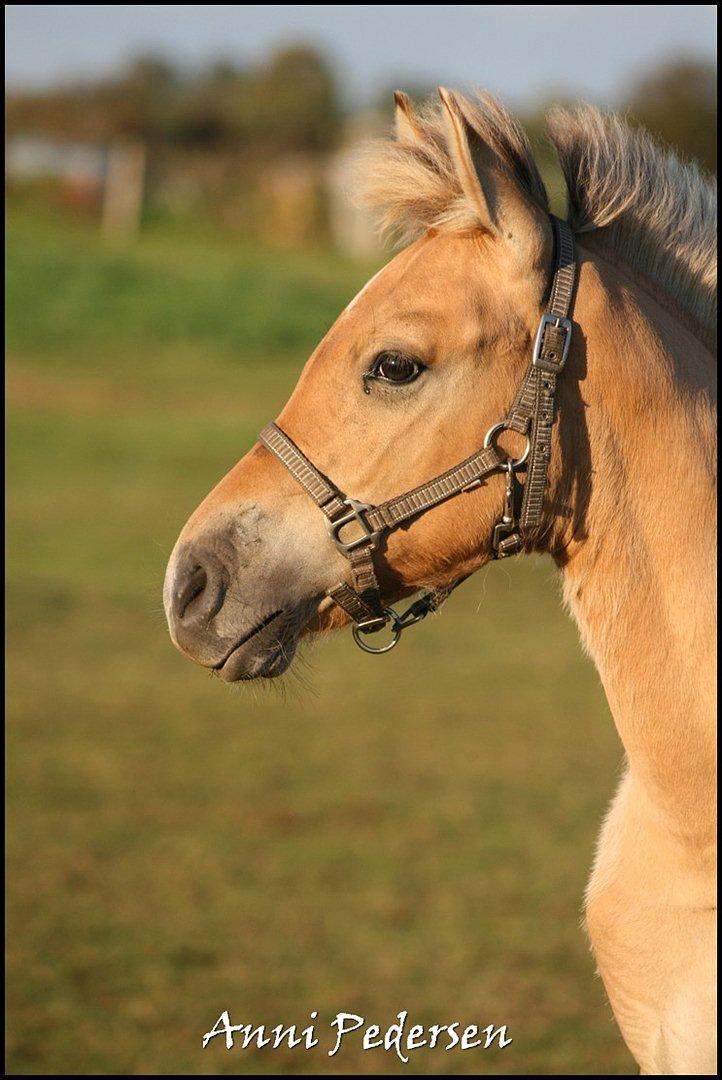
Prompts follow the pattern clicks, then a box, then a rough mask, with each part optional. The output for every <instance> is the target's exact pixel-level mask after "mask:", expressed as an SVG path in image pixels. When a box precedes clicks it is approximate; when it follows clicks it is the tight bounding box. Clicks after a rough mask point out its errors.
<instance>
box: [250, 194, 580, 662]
mask: <svg viewBox="0 0 722 1080" xmlns="http://www.w3.org/2000/svg"><path fill="white" fill-rule="evenodd" d="M551 221H552V225H553V227H554V239H555V257H554V274H553V277H552V284H551V291H550V297H549V306H548V311H546V312H545V313H544V314H543V315H542V317H541V319H540V321H539V329H538V330H537V334H536V339H535V342H534V348H533V350H532V357H531V363H530V365H529V368H528V370H527V373H526V375H525V376H524V380H523V382H522V384H521V386H520V387H519V390H518V392H517V395H516V397H515V398H514V401H513V403H512V406H511V408H510V410H509V412H508V414H507V416H506V417H505V419H504V420H501V421H500V422H499V423H497V424H494V425H493V426H492V427H490V428H489V430H488V431H487V433H486V436H485V437H484V441H483V445H482V447H481V449H480V450H477V451H476V453H475V454H472V455H471V457H469V458H466V460H465V461H462V462H461V463H460V464H459V465H455V466H454V467H453V468H452V469H449V470H448V471H447V472H445V473H442V474H441V475H440V476H437V477H435V478H434V479H433V480H429V481H428V482H427V483H426V484H421V485H420V486H419V487H417V488H414V489H413V490H412V491H407V492H406V493H405V494H404V495H397V496H396V497H395V498H393V499H389V500H388V501H387V502H384V503H381V504H380V505H379V506H371V505H370V504H368V503H363V502H358V501H357V500H356V499H350V498H347V497H346V496H345V495H344V494H343V493H342V492H341V491H340V490H339V489H338V488H337V487H336V486H335V484H333V483H331V481H330V480H328V479H327V478H326V477H325V476H324V475H323V473H321V472H319V470H318V469H317V468H316V466H315V465H313V464H312V463H311V462H310V461H309V460H308V458H307V457H306V456H305V455H304V454H302V453H301V451H300V450H299V449H298V447H297V446H296V444H295V443H294V442H293V441H292V440H291V439H290V438H289V437H288V435H286V433H285V432H284V431H282V430H281V428H279V427H278V425H277V424H268V425H267V426H266V427H265V428H264V429H263V431H262V432H261V434H260V435H259V439H260V441H261V442H262V443H263V444H264V446H266V447H267V448H268V449H269V450H270V451H271V452H272V453H273V454H275V456H276V457H277V458H278V460H279V461H280V462H281V464H282V465H284V466H285V467H286V468H287V469H288V471H289V472H290V473H291V475H292V476H293V477H294V479H295V480H297V481H298V483H299V484H300V485H301V487H302V488H303V489H304V491H306V493H307V494H308V495H309V496H310V497H311V498H312V499H313V501H314V502H315V503H316V506H318V508H319V509H320V510H321V512H322V513H323V514H325V516H326V519H327V526H328V531H329V533H330V535H331V539H332V540H333V542H334V543H335V545H336V547H337V548H338V550H339V551H340V552H341V554H342V555H343V556H344V557H345V558H347V559H348V561H349V562H350V564H351V578H352V582H353V585H348V584H347V583H346V582H340V583H339V584H338V585H335V586H334V587H333V588H332V589H329V590H328V593H327V595H328V596H329V597H330V598H331V599H332V600H333V601H334V602H335V603H336V604H338V605H339V607H341V608H343V610H344V611H345V612H346V613H347V614H348V615H349V616H350V617H351V619H352V620H353V623H354V626H353V636H354V640H355V641H356V643H357V644H358V645H359V646H360V647H361V648H362V649H364V651H366V652H371V653H382V652H388V651H389V649H392V648H393V647H394V645H396V643H397V642H398V640H399V638H400V636H401V632H402V630H405V629H406V628H407V627H408V626H413V625H414V623H417V622H420V621H421V619H423V618H424V617H425V616H426V615H428V613H429V612H430V611H434V610H436V608H437V607H438V606H439V604H440V603H441V602H442V600H443V599H445V598H446V596H448V594H449V593H450V592H451V590H452V589H454V588H456V586H457V585H460V584H461V581H463V580H464V579H463V578H461V579H459V581H456V582H455V583H454V584H453V585H452V586H451V587H450V588H449V589H448V590H447V591H446V592H445V593H444V595H443V596H441V597H440V596H439V595H438V594H437V593H433V592H427V593H424V595H423V596H421V598H420V599H419V600H417V601H416V602H415V603H413V604H411V606H410V607H409V608H407V610H406V611H405V612H403V614H399V613H398V612H396V611H394V609H393V608H390V607H384V605H383V603H382V600H381V591H380V589H379V584H378V580H377V578H376V570H375V566H374V552H376V551H377V550H378V548H379V544H380V541H381V539H382V537H383V536H385V535H386V533H388V532H391V531H392V530H393V529H397V528H398V527H399V526H400V525H403V524H404V523H405V522H407V521H409V520H410V519H411V518H415V517H417V516H418V515H419V514H423V513H425V512H426V511H427V510H430V509H431V508H432V507H434V506H438V505H439V503H442V502H445V501H446V500H447V499H450V498H452V496H454V495H458V494H459V493H460V492H462V491H471V490H472V489H473V488H476V487H478V486H479V485H480V484H481V483H482V482H483V481H484V479H485V478H486V477H487V476H489V475H490V474H491V473H494V472H497V471H498V470H499V469H504V470H505V471H506V475H507V483H506V498H505V505H504V513H503V515H502V518H501V520H500V521H499V522H498V523H497V524H496V525H495V526H494V530H493V534H492V549H493V552H494V558H497V559H502V558H505V557H506V556H507V555H514V554H516V553H517V552H519V551H521V550H522V548H523V547H524V543H525V540H526V539H529V538H531V536H532V534H533V531H534V529H535V528H537V527H538V525H539V524H540V522H541V517H542V502H543V498H544V491H545V490H546V485H547V474H548V470H549V459H550V455H551V433H552V426H553V424H554V397H555V393H556V381H557V375H558V374H559V372H560V371H561V370H562V369H563V367H564V364H565V363H566V359H567V355H568V353H569V345H570V342H571V336H572V324H571V322H570V319H569V313H570V311H571V306H572V296H573V293H574V284H575V279H576V264H575V257H574V236H573V234H572V231H571V229H570V227H569V225H568V224H567V223H566V222H565V221H562V220H561V219H560V218H557V217H554V216H553V215H552V217H551ZM507 429H508V430H510V431H516V432H518V433H519V434H520V435H524V436H525V437H526V440H527V444H526V448H525V450H524V452H523V454H522V455H521V457H519V458H516V459H512V458H504V457H502V456H501V455H500V453H499V451H498V450H497V448H496V446H495V445H494V440H495V437H496V435H497V434H498V433H499V432H500V431H503V430H507ZM524 466H526V479H525V482H524V485H523V496H522V502H521V511H520V513H519V514H517V510H516V504H517V498H516V473H517V471H518V470H519V469H521V468H522V467H524ZM352 523H354V524H355V525H356V526H357V527H358V529H360V533H359V532H356V534H355V535H354V536H353V537H348V536H347V538H346V539H344V538H343V535H342V533H343V532H344V530H346V528H347V526H349V525H351V524H352ZM389 624H390V625H391V631H392V637H391V641H390V642H389V643H388V644H387V645H384V646H381V647H375V646H373V645H370V644H369V643H368V642H366V641H364V637H363V636H364V635H367V634H373V633H375V632H376V631H377V630H381V629H383V627H385V626H387V625H389Z"/></svg>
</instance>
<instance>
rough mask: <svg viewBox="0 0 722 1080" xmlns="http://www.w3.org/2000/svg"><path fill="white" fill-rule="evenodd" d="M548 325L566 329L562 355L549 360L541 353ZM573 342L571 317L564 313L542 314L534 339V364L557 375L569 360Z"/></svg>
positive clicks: (532, 359)
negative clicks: (556, 358) (565, 315)
mask: <svg viewBox="0 0 722 1080" xmlns="http://www.w3.org/2000/svg"><path fill="white" fill-rule="evenodd" d="M547 326H554V328H555V329H557V330H563V331H564V335H565V336H564V344H563V346H562V355H561V358H560V359H559V360H549V359H548V358H544V357H542V355H541V350H542V345H543V344H544V334H545V332H546V328H547ZM571 342H572V324H571V320H570V319H566V318H565V317H564V316H563V315H549V314H546V315H542V317H541V319H540V320H539V329H538V330H537V332H536V338H535V339H534V349H533V352H532V354H531V362H532V364H533V365H534V367H537V368H539V369H540V370H541V371H547V372H549V374H550V375H556V374H557V372H559V371H561V370H562V368H563V367H564V365H565V364H566V362H567V356H568V355H569V346H570V345H571Z"/></svg>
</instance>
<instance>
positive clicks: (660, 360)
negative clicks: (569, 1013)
mask: <svg viewBox="0 0 722 1080" xmlns="http://www.w3.org/2000/svg"><path fill="white" fill-rule="evenodd" d="M395 101H396V120H395V130H394V132H393V133H392V134H391V135H390V137H388V138H385V139H382V140H378V141H376V142H374V143H373V144H372V145H371V146H370V147H368V148H367V149H366V151H365V152H364V154H363V155H362V156H361V159H360V163H359V170H360V172H359V175H360V186H361V197H362V199H364V200H365V202H366V204H367V205H368V206H370V207H371V208H372V209H373V210H374V211H375V212H376V213H377V214H378V217H379V220H380V223H381V227H382V228H383V229H385V230H386V231H387V233H390V234H394V235H395V236H396V238H397V239H398V240H399V241H400V242H401V249H400V251H399V252H398V253H397V254H396V255H395V256H394V257H393V258H392V259H391V261H390V262H388V264H387V265H386V266H385V267H384V268H383V269H382V270H381V271H380V272H379V273H378V274H377V275H376V276H375V277H373V278H372V279H371V280H370V281H369V282H368V284H367V285H366V286H365V287H364V288H363V289H362V290H361V292H360V293H359V295H358V296H356V297H355V299H354V300H353V301H352V302H351V303H350V304H349V305H348V307H347V308H346V309H345V310H344V311H343V312H342V313H341V314H340V316H339V317H338V319H337V321H336V322H335V323H334V325H333V326H332V327H331V329H330V330H329V331H328V333H327V334H326V336H325V337H324V338H323V340H322V341H321V343H320V344H319V345H318V347H317V348H316V350H315V351H314V352H313V354H312V355H311V357H310V359H309V360H308V362H307V364H306V366H305V367H304V369H303V372H302V374H301V376H300V379H299V381H298V383H297V385H296V387H295V389H294V391H293V393H292V394H291V397H290V398H289V400H288V402H287V403H286V405H285V407H284V408H283V410H282V412H281V413H280V415H279V417H278V420H277V422H276V423H275V424H271V425H269V428H267V429H265V431H264V433H263V436H262V438H260V439H259V441H258V442H257V443H256V444H255V445H254V446H253V448H252V449H251V450H250V451H249V452H248V453H247V454H246V455H245V456H244V457H243V458H242V459H241V460H240V461H239V462H238V463H237V464H236V465H235V467H234V468H232V469H231V471H230V472H229V473H228V474H227V475H226V476H225V477H224V478H223V479H222V480H221V481H220V483H219V484H218V485H217V486H216V487H215V488H214V489H213V490H212V491H211V492H210V494H209V495H208V496H207V497H206V498H205V500H204V501H203V502H202V503H201V504H200V506H199V507H198V509H197V510H196V511H195V512H194V513H193V515H192V516H191V517H190V519H189V521H188V522H187V524H186V525H185V527H184V528H183V530H182V532H181V534H180V537H179V539H178V541H177V544H176V546H175V548H174V550H173V553H172V555H171V557H170V561H169V564H168V569H167V574H166V580H165V588H164V601H165V609H166V613H167V619H168V623H169V627H170V633H171V637H172V640H173V642H174V643H175V645H176V646H177V647H178V648H179V649H180V650H181V651H182V652H183V653H184V654H186V655H187V656H188V657H190V658H191V659H192V660H194V661H195V662H196V663H198V664H200V665H202V666H204V667H206V668H210V669H213V670H215V671H216V672H217V674H218V675H219V676H220V678H221V679H223V680H226V681H229V682H230V681H237V680H246V679H254V678H258V677H275V676H278V675H280V674H281V673H282V672H284V671H285V670H286V669H287V667H288V666H289V664H290V663H291V661H292V659H293V656H294V653H295V651H296V647H297V644H298V642H299V640H300V639H301V638H302V637H310V636H311V635H313V634H317V633H319V632H321V631H326V630H329V629H334V628H338V627H341V626H343V625H347V624H348V623H349V622H353V624H354V635H355V637H356V640H357V641H358V642H359V643H360V644H362V645H365V646H366V647H368V648H369V649H371V650H372V651H382V649H385V648H387V647H390V645H391V644H393V643H394V641H395V640H397V639H398V637H399V636H400V634H401V633H402V631H404V630H405V629H406V627H407V626H409V625H411V624H413V623H414V622H416V621H418V619H420V618H421V617H423V615H424V614H425V613H426V611H427V610H429V609H431V608H432V607H434V606H438V603H440V601H441V600H442V599H443V598H444V597H445V596H446V595H447V594H448V592H449V591H450V590H451V589H452V588H454V587H455V586H456V585H457V584H458V583H459V582H460V581H461V580H463V579H464V578H466V577H468V576H469V575H470V574H473V573H474V572H475V571H477V570H478V569H479V568H480V567H482V566H484V565H485V564H486V563H488V562H489V561H490V560H491V559H492V558H494V557H495V556H497V557H498V556H501V555H505V554H514V553H517V552H519V553H525V552H544V553H547V554H549V555H550V556H551V557H552V559H553V560H554V562H555V563H556V565H557V567H558V568H559V571H560V574H561V577H562V580H563V596H564V600H565V603H566V605H567V606H568V608H569V609H570V611H571V613H572V615H573V617H574V618H575V620H576V622H577V624H578V626H579V630H580V636H581V640H582V643H583V647H584V648H585V649H586V650H587V651H588V653H589V654H590V655H591V657H592V658H593V661H594V663H595V665H596V667H597V669H598V672H599V674H600V678H601V681H602V684H603V687H604V690H605V693H606V696H607V699H608V702H609V706H610V710H611V713H612V715H613V718H614V722H615V724H616V727H617V730H618V732H619V736H620V738H621V741H622V743H623V745H624V750H625V767H624V771H623V775H622V778H621V781H620V783H619V786H618V790H617V791H616V794H615V796H614V798H613V801H612V804H611V807H610V809H609V811H608V813H607V815H606V818H605V820H604V823H603V826H602V829H601V835H600V837H599V842H598V847H597V851H596V856H595V859H594V862H593V868H592V872H591V877H590V879H589V884H588V887H587V890H586V896H585V916H586V927H587V931H588V935H589V938H590V941H591V945H592V949H593V952H594V955H595V959H596V964H597V967H598V971H599V973H600V974H601V977H602V979H603V982H604V986H605V989H606V992H607V995H608V998H609V1001H610V1003H611V1007H612V1010H613V1013H614V1016H615V1018H616V1021H617V1023H618V1025H619V1028H620V1030H621V1033H622V1035H623V1037H624V1039H625V1041H626V1043H627V1046H628V1047H629V1049H630V1051H631V1053H632V1055H633V1056H634V1058H635V1060H636V1061H637V1063H638V1065H639V1068H640V1071H641V1073H642V1074H643V1075H644V1074H672V1075H674V1074H677V1075H681V1074H697V1075H699V1074H711V1073H713V1072H714V1071H715V1043H714V1034H713V1033H714V1015H715V1007H716V1006H715V996H714V940H715V927H716V907H715V850H716V849H715V828H714V822H715V809H714V801H715V782H716V781H715V775H716V774H715V747H714V739H715V736H714V708H715V687H716V682H715V680H716V669H715V653H714V639H715V625H716V602H715V595H716V588H715V580H716V543H715V525H714V522H715V507H716V436H715V430H716V376H715V357H716V352H715V347H714V334H715V327H716V255H715V236H716V210H715V190H714V188H713V186H712V181H711V180H710V179H709V178H706V177H705V176H703V175H702V174H701V173H700V172H699V171H698V169H697V168H696V167H695V166H694V165H692V164H688V163H682V162H681V161H680V160H678V158H677V157H676V156H675V155H674V154H673V153H672V152H671V151H666V150H662V149H661V148H659V147H657V146H656V145H655V143H654V142H653V141H652V140H651V138H650V137H649V136H648V135H647V134H646V133H644V132H643V131H642V130H640V129H632V128H631V127H629V126H628V125H627V124H626V123H625V122H624V121H623V120H621V119H620V118H619V117H617V116H615V115H614V114H611V113H610V114H608V113H603V112H600V111H599V110H596V109H595V108H592V107H591V106H585V105H582V106H580V107H578V108H576V109H572V110H569V109H557V110H555V111H554V112H552V113H551V114H550V115H549V117H548V134H549V137H550V139H551V142H552V144H553V146H554V148H555V150H556V153H557V156H558V159H559V164H560V166H561V172H562V174H563V177H564V182H565V185H566V189H567V214H566V219H564V220H560V219H557V218H554V217H553V216H551V215H550V211H549V203H548V197H547V193H546V190H545V185H544V183H543V180H542V178H541V175H540V172H539V169H538V166H537V164H536V163H535V160H534V155H533V153H532V150H531V147H530V144H529V141H528V139H527V137H526V135H525V133H524V131H523V129H522V128H521V126H520V125H519V124H518V123H517V122H516V120H515V119H514V118H513V117H512V116H511V115H510V114H509V113H508V112H507V111H506V110H505V108H504V107H503V106H502V105H501V104H500V103H498V102H497V101H496V100H495V99H493V98H492V97H490V96H489V95H487V94H485V93H483V92H477V93H475V94H474V95H472V96H464V95H461V94H460V93H457V92H454V91H451V90H447V89H444V88H440V90H439V98H438V100H436V99H434V100H431V101H428V102H426V103H424V104H423V105H422V106H421V107H418V108H417V107H415V106H414V105H413V104H412V103H411V101H410V100H409V99H408V97H406V96H405V95H404V94H402V93H401V92H397V93H396V95H395ZM565 273H566V275H567V276H566V279H565V278H564V274H565ZM570 282H571V284H570ZM562 286H563V288H562ZM560 288H561V289H562V293H564V295H563V297H562V299H563V303H562V304H561V306H559V305H558V304H557V310H556V312H555V311H554V310H553V304H552V305H551V306H552V310H551V312H550V310H549V309H550V304H551V300H550V295H551V294H552V293H553V294H554V296H556V297H557V299H558V296H559V295H560V293H559V289H560ZM572 290H573V295H572ZM545 320H546V321H545ZM547 331H548V333H547ZM540 335H541V337H542V342H541V344H540ZM530 357H531V358H532V362H531V365H530V364H529V359H530ZM525 402H526V406H525V408H522V407H521V406H522V405H524V403H525ZM483 433H486V436H485V437H484V439H483V444H482V435H483ZM527 458H528V459H529V460H528V461H527V460H526V459H527ZM432 478H434V479H432ZM399 492H402V493H406V494H405V495H404V496H402V497H401V498H396V496H397V493H399ZM419 493H420V494H419ZM520 497H521V499H522V500H523V502H522V510H521V511H519V508H518V507H519V498H520ZM404 499H406V502H404V501H403V500H404ZM384 500H386V501H385V502H384ZM389 508H390V509H389ZM400 508H401V509H400ZM402 510H403V513H402ZM394 513H396V514H397V517H398V520H396V518H394ZM524 516H525V517H526V520H525V521H524V520H523V519H524ZM505 545H506V546H507V549H508V550H505ZM422 589H424V590H426V592H425V593H424V595H423V597H422V599H421V606H420V607H419V606H417V607H416V608H415V607H414V605H413V603H412V606H411V608H410V609H409V611H408V612H405V613H404V614H399V613H398V611H397V610H396V609H395V608H394V607H392V606H391V605H393V604H398V602H399V601H400V600H402V599H403V598H405V597H411V596H413V595H415V594H416V593H417V592H419V591H420V590H422ZM416 603H417V605H418V604H419V601H417V602H416ZM384 630H385V631H388V630H390V631H391V633H392V638H391V641H390V642H389V643H388V645H383V646H376V645H375V644H374V643H375V642H376V641H379V640H380V638H379V637H378V636H376V635H377V634H380V635H381V637H383V631H384ZM384 640H385V639H384Z"/></svg>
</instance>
